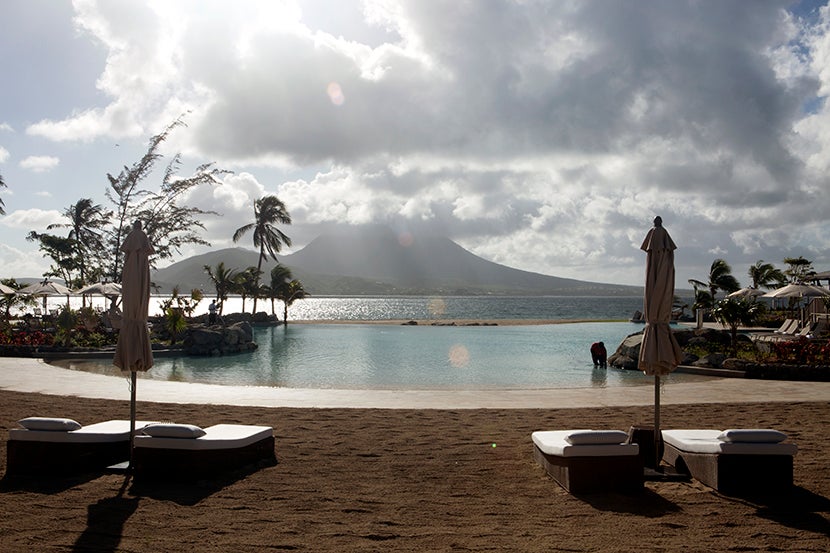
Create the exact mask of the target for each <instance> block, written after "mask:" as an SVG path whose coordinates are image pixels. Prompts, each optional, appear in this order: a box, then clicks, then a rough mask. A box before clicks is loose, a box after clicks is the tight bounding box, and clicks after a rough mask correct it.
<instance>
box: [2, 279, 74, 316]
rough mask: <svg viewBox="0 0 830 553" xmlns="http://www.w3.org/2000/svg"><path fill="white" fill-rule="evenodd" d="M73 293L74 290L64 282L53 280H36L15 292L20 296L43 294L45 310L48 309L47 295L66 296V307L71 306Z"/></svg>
mask: <svg viewBox="0 0 830 553" xmlns="http://www.w3.org/2000/svg"><path fill="white" fill-rule="evenodd" d="M71 293H72V290H70V289H69V288H67V287H66V286H64V285H63V284H58V283H57V282H52V281H51V280H44V281H43V282H35V283H34V284H30V285H28V286H25V287H23V288H21V289H20V290H16V291H15V294H18V295H20V296H43V311H44V312H45V311H46V297H47V296H66V307H69V294H71Z"/></svg>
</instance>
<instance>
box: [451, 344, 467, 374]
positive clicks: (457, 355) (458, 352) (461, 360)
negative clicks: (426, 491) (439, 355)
mask: <svg viewBox="0 0 830 553" xmlns="http://www.w3.org/2000/svg"><path fill="white" fill-rule="evenodd" d="M449 361H450V365H452V366H453V367H455V368H457V369H460V368H462V367H466V366H467V365H468V364H469V363H470V352H469V351H467V348H465V347H464V346H462V345H461V344H456V345H454V346H452V347H451V348H450V354H449Z"/></svg>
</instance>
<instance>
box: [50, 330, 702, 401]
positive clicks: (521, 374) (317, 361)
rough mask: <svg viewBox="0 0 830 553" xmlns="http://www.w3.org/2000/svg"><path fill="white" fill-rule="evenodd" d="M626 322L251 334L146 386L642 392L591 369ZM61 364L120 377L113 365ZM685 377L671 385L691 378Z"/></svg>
mask: <svg viewBox="0 0 830 553" xmlns="http://www.w3.org/2000/svg"><path fill="white" fill-rule="evenodd" d="M642 328H643V327H642V325H635V324H631V323H575V324H550V325H518V326H427V325H418V326H399V325H390V324H296V325H289V326H288V327H283V326H279V327H268V328H256V329H254V341H255V342H257V343H258V344H259V349H258V350H257V351H255V352H253V353H248V354H239V355H232V356H224V357H178V358H157V359H156V360H155V366H154V367H153V368H152V369H151V370H150V371H149V372H148V373H146V374H142V375H141V376H143V377H144V378H153V379H159V380H176V381H186V382H204V383H211V384H224V385H243V386H245V385H248V386H275V387H287V388H318V389H367V390H379V389H412V390H430V389H436V390H483V389H539V388H584V387H607V386H639V385H645V384H650V383H652V382H653V380H652V378H651V377H647V376H645V375H643V374H642V373H640V372H638V371H622V370H617V369H612V368H608V369H595V368H594V367H593V365H592V363H591V357H590V354H589V352H588V348H589V347H590V345H591V343H593V342H595V341H599V340H601V341H604V342H605V345H606V348H607V349H608V351H609V354H610V353H613V352H614V350H615V349H616V348H617V346H618V345H619V343H620V342H621V341H622V340H623V339H624V338H625V337H626V336H627V335H629V334H631V333H634V332H638V331H640V330H642ZM58 364H60V365H61V366H64V367H67V368H72V369H77V370H85V371H92V372H97V373H104V374H113V375H121V374H122V373H121V372H120V371H119V370H118V369H117V368H115V367H114V366H112V365H111V364H110V363H108V362H105V361H101V360H96V361H72V362H66V361H64V362H60V363H58ZM695 379H699V377H695V376H693V375H686V374H672V375H669V377H668V380H669V381H672V380H673V381H684V380H695Z"/></svg>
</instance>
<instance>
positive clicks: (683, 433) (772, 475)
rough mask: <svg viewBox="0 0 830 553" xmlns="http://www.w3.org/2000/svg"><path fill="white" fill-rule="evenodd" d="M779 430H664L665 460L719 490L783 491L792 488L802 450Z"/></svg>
mask: <svg viewBox="0 0 830 553" xmlns="http://www.w3.org/2000/svg"><path fill="white" fill-rule="evenodd" d="M785 439H786V435H785V434H783V433H781V432H778V431H776V430H766V429H742V430H724V431H723V432H721V431H720V430H663V443H664V452H663V460H664V461H665V462H666V463H668V464H670V465H672V466H674V467H675V469H676V470H677V471H678V472H683V473H686V474H689V475H691V476H692V477H693V478H695V479H696V480H698V481H700V482H702V483H703V484H705V485H707V486H709V487H710V488H714V489H716V490H718V491H720V492H723V493H726V494H730V493H745V492H750V493H751V492H757V493H763V492H767V491H781V490H785V489H787V488H789V487H791V486H792V483H793V456H795V454H796V453H797V451H798V447H797V446H796V445H795V444H792V443H782V442H783V441H784V440H785Z"/></svg>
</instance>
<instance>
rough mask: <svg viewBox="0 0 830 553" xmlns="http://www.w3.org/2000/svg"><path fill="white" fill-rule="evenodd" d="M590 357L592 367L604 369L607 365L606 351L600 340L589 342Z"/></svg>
mask: <svg viewBox="0 0 830 553" xmlns="http://www.w3.org/2000/svg"><path fill="white" fill-rule="evenodd" d="M591 359H592V360H593V361H594V367H601V368H603V369H604V368H606V367H607V366H608V352H607V351H606V350H605V344H603V343H602V342H594V343H593V344H591Z"/></svg>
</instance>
